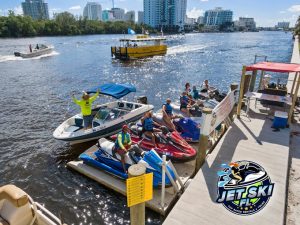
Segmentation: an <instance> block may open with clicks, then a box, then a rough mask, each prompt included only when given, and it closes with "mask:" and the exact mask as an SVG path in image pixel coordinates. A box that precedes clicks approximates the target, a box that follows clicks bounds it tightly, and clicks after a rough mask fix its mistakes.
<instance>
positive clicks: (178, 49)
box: [167, 45, 207, 55]
mask: <svg viewBox="0 0 300 225" xmlns="http://www.w3.org/2000/svg"><path fill="white" fill-rule="evenodd" d="M206 47H207V46H206V45H178V46H173V47H169V48H168V53H167V54H168V55H174V54H178V53H185V52H197V51H199V50H202V49H205V48H206Z"/></svg>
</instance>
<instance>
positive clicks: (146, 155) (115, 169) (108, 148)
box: [79, 138, 176, 187]
mask: <svg viewBox="0 0 300 225" xmlns="http://www.w3.org/2000/svg"><path fill="white" fill-rule="evenodd" d="M113 147H114V143H113V142H111V141H109V140H107V139H105V138H101V139H100V140H99V141H98V144H97V145H94V146H92V147H91V148H89V149H88V150H87V151H85V152H84V153H82V154H81V155H80V156H79V158H80V159H81V160H82V161H83V162H84V163H86V164H87V165H90V166H93V167H95V168H98V169H100V170H104V171H106V172H107V173H110V174H112V175H114V176H116V177H119V178H121V179H127V178H128V175H127V173H125V172H124V170H123V167H122V163H121V157H120V156H119V154H116V153H114V152H113ZM134 164H143V165H145V167H146V173H153V186H154V187H159V186H161V184H162V171H161V165H162V158H161V157H160V156H159V155H158V154H157V153H156V151H155V150H153V149H152V150H150V151H148V152H145V151H143V150H141V149H140V148H139V147H138V146H137V145H133V146H132V148H131V150H130V152H127V153H126V155H125V166H126V168H127V169H128V168H129V167H130V166H131V165H134ZM166 168H167V169H168V171H169V172H170V174H171V176H172V178H173V179H174V180H176V178H175V174H174V172H173V171H172V169H171V167H170V166H169V165H167V166H166ZM165 182H166V183H165V184H166V186H170V185H171V181H170V179H169V178H168V176H166V180H165Z"/></svg>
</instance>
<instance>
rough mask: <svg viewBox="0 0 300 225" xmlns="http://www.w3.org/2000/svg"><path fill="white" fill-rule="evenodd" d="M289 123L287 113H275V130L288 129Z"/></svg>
mask: <svg viewBox="0 0 300 225" xmlns="http://www.w3.org/2000/svg"><path fill="white" fill-rule="evenodd" d="M287 122H288V114H287V112H281V111H275V115H274V120H273V125H272V127H273V128H286V125H287Z"/></svg>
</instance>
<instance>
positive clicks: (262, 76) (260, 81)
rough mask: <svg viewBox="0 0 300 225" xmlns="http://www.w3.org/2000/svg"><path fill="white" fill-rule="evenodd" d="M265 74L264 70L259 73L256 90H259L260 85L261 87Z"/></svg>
mask: <svg viewBox="0 0 300 225" xmlns="http://www.w3.org/2000/svg"><path fill="white" fill-rule="evenodd" d="M264 76H265V71H263V70H262V71H261V75H260V79H259V85H258V90H260V89H261V88H262V87H261V84H262V80H263V78H264Z"/></svg>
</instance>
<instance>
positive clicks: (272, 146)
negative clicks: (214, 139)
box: [163, 105, 290, 225]
mask: <svg viewBox="0 0 300 225" xmlns="http://www.w3.org/2000/svg"><path fill="white" fill-rule="evenodd" d="M265 112H266V111H265V108H262V107H258V108H257V109H254V107H252V105H251V108H250V112H249V115H250V118H248V117H246V116H245V114H244V115H241V119H240V120H239V119H235V121H234V122H233V124H232V127H231V128H229V130H228V131H227V132H226V134H225V135H224V136H223V137H222V139H221V140H220V142H219V143H218V144H217V146H216V148H215V149H214V151H213V152H212V153H211V154H210V155H208V157H207V159H206V162H205V164H204V165H203V167H202V168H201V169H200V170H199V172H198V173H197V174H196V176H195V177H194V179H193V181H192V182H191V184H190V185H189V186H188V188H187V189H186V191H185V192H184V193H183V195H182V196H181V198H180V199H179V201H178V202H177V203H176V205H175V206H174V208H173V209H172V211H171V212H170V214H169V215H168V217H167V218H166V220H165V221H164V223H163V225H183V224H184V225H196V224H197V225H201V224H203V225H207V224H222V225H234V224H237V225H240V224H243V225H248V224H249V225H252V224H263V225H268V224H270V225H271V224H272V225H277V224H285V211H286V198H287V177H288V167H289V140H290V129H287V128H286V129H281V130H280V131H279V132H273V129H272V128H271V125H272V121H271V120H270V119H269V118H268V116H267V115H266V114H264V113H265ZM238 160H250V161H254V162H256V163H258V164H260V165H261V166H262V167H263V168H264V169H265V170H266V171H267V173H268V175H269V176H270V178H271V181H272V182H273V183H275V186H274V192H273V196H272V197H271V198H270V200H269V202H268V204H267V205H266V206H265V207H264V208H263V209H262V210H261V211H260V212H258V213H256V214H254V215H250V216H239V215H235V214H233V213H231V212H229V211H228V210H227V209H225V208H224V207H223V205H222V204H217V203H215V201H216V199H217V180H218V176H217V171H218V170H220V165H221V164H222V163H230V162H232V161H238Z"/></svg>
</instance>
